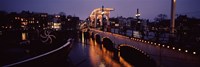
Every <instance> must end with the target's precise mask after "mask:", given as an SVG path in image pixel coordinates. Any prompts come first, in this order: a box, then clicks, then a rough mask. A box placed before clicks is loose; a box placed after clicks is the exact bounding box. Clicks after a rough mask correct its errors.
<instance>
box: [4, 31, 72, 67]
mask: <svg viewBox="0 0 200 67" xmlns="http://www.w3.org/2000/svg"><path fill="white" fill-rule="evenodd" d="M48 31H50V33H47V34H49V35H52V36H50V37H51V39H48V40H47V38H42V37H41V35H44V34H45V33H44V32H45V30H35V31H2V35H0V49H1V53H0V54H1V63H0V64H1V66H2V65H6V64H11V63H14V62H18V61H22V60H25V59H28V58H31V57H34V56H37V55H39V54H43V53H45V52H48V51H50V50H53V49H55V48H58V47H60V46H62V45H63V44H64V43H66V42H67V39H68V38H71V37H74V38H76V37H75V36H76V35H75V34H74V33H76V32H74V31H53V30H48ZM69 35H70V36H69ZM53 36H55V38H54V37H53ZM44 40H47V42H43V41H44ZM50 40H52V42H51V43H50Z"/></svg>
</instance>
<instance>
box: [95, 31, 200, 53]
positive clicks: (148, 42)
mask: <svg viewBox="0 0 200 67" xmlns="http://www.w3.org/2000/svg"><path fill="white" fill-rule="evenodd" d="M93 30H95V29H93ZM95 31H97V32H103V33H107V34H111V35H114V36H116V37H121V38H129V37H128V36H123V35H120V34H114V33H111V32H104V31H100V30H95ZM130 39H131V40H134V41H137V42H142V43H147V44H151V45H154V46H157V47H162V48H167V49H172V50H177V51H179V52H185V53H189V54H193V55H197V52H196V51H192V50H191V51H190V50H188V49H181V48H177V47H175V46H169V45H165V44H160V43H156V42H152V41H148V40H143V39H139V38H130ZM138 50H139V51H142V50H140V49H138Z"/></svg>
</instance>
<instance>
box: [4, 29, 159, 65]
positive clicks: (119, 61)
mask: <svg viewBox="0 0 200 67" xmlns="http://www.w3.org/2000/svg"><path fill="white" fill-rule="evenodd" d="M68 32H69V31H68ZM11 33H13V32H10V33H8V34H7V35H9V34H11ZM63 33H65V34H63ZM18 35H20V36H19V37H16V38H18V39H16V40H12V41H18V40H21V39H26V38H23V36H25V35H27V34H26V33H22V32H19V33H18ZM52 35H55V36H56V38H57V40H56V39H55V40H54V39H53V42H52V44H46V43H42V42H39V41H37V40H38V39H37V38H35V39H33V40H30V42H31V43H30V44H20V43H19V42H13V43H7V42H6V41H5V42H4V44H8V45H9V46H8V45H7V46H3V47H6V48H3V49H2V50H1V51H3V52H2V53H1V54H3V56H2V57H1V59H2V60H3V62H2V63H3V64H2V63H1V65H2V66H5V65H9V64H13V63H16V62H20V61H23V60H27V59H30V58H32V57H35V56H38V55H40V54H44V53H46V52H48V51H51V50H54V49H56V48H59V47H60V46H62V45H64V44H65V43H66V42H67V39H69V38H72V39H73V42H72V44H71V45H72V47H71V48H67V49H70V51H69V53H66V51H65V50H64V51H62V52H58V53H55V54H53V56H51V55H50V56H44V57H47V58H42V61H41V59H39V60H38V59H36V60H33V61H30V62H29V63H27V64H26V62H25V64H24V63H23V64H18V65H14V66H20V67H21V66H22V67H23V66H24V67H27V66H59V67H66V66H67V67H143V66H150V67H156V64H155V63H154V61H153V60H152V59H150V58H147V57H145V56H143V55H142V54H141V53H140V52H138V51H137V50H135V49H134V48H131V47H128V46H122V47H121V50H118V48H113V47H112V46H109V45H114V43H109V40H105V42H103V41H102V42H97V41H98V39H96V38H94V37H89V36H87V35H86V33H85V32H80V34H79V35H77V34H75V33H66V32H54V34H52ZM69 35H71V36H70V37H69ZM13 36H14V35H13ZM21 36H22V37H21ZM29 36H30V33H29ZM29 36H28V37H29ZM20 37H21V38H20ZM9 38H11V39H12V37H9ZM28 39H31V38H28ZM20 42H21V41H20ZM13 45H15V46H14V47H13ZM16 45H18V46H16ZM1 46H2V45H1ZM11 46H12V47H11ZM61 55H62V56H61Z"/></svg>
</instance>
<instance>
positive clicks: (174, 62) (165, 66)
mask: <svg viewBox="0 0 200 67" xmlns="http://www.w3.org/2000/svg"><path fill="white" fill-rule="evenodd" d="M83 31H85V30H83ZM89 33H90V36H93V37H94V38H95V39H96V40H100V42H102V41H103V40H104V39H105V38H108V39H110V40H111V41H112V43H114V44H115V45H114V48H115V49H118V50H120V46H130V47H132V48H134V49H136V50H137V51H139V52H140V53H143V54H144V55H146V57H149V58H152V59H153V60H154V61H155V62H156V65H157V66H158V67H198V66H200V57H199V54H198V53H197V52H195V51H190V50H187V49H181V48H177V47H174V46H169V45H165V44H159V43H156V42H151V41H147V40H142V39H138V38H130V37H127V36H123V35H119V34H114V33H111V32H105V31H100V30H97V29H91V28H90V31H89ZM97 42H98V41H97ZM138 61H140V60H138Z"/></svg>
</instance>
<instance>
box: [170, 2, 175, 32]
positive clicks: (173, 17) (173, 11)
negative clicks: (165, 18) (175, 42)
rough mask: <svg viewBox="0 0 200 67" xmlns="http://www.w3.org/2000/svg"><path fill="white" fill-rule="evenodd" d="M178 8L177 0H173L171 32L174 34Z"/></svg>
mask: <svg viewBox="0 0 200 67" xmlns="http://www.w3.org/2000/svg"><path fill="white" fill-rule="evenodd" d="M175 9H176V0H171V31H170V33H171V34H172V36H174V33H175V11H176V10H175Z"/></svg>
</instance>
